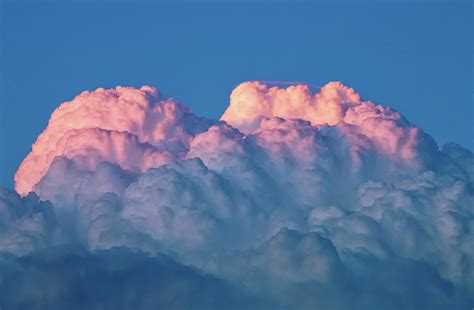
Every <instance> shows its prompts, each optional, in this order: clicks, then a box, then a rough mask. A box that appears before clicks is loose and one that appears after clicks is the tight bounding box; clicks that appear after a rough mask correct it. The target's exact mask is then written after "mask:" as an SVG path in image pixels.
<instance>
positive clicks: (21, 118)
mask: <svg viewBox="0 0 474 310" xmlns="http://www.w3.org/2000/svg"><path fill="white" fill-rule="evenodd" d="M0 16H1V21H0V22H1V26H0V29H1V30H0V32H1V33H0V35H1V41H0V42H1V49H2V50H1V56H0V57H1V59H0V68H1V69H0V70H1V71H0V72H1V74H2V76H1V79H2V80H1V89H0V91H1V97H0V113H1V115H0V122H1V124H0V126H1V127H0V185H4V186H5V185H6V186H8V187H12V186H13V182H12V180H13V174H14V172H15V171H16V169H17V168H18V166H19V164H20V162H21V160H22V159H23V158H24V157H25V156H26V155H27V153H28V152H29V151H30V148H31V144H32V143H34V141H35V139H36V137H37V136H38V134H39V133H40V132H41V131H42V130H43V129H44V128H45V127H46V125H47V122H48V119H49V116H50V114H51V112H52V111H53V110H54V109H55V108H56V107H57V106H59V104H60V103H62V102H64V101H67V100H71V99H73V98H74V97H75V96H76V95H78V94H79V93H80V92H82V91H83V90H94V89H96V88H98V87H105V88H110V87H114V86H116V85H125V86H136V87H139V86H141V85H152V86H155V87H157V88H158V89H159V90H160V91H161V92H162V93H163V94H164V95H165V96H170V97H174V98H176V99H178V100H180V101H182V102H183V103H185V104H186V105H187V106H189V107H191V108H192V110H193V111H194V113H196V114H197V115H200V116H206V117H212V118H218V117H220V115H221V114H222V113H223V112H224V110H225V109H226V107H227V105H228V102H229V95H230V92H231V91H232V89H233V88H234V87H235V86H236V85H237V84H239V83H240V82H243V81H246V80H275V81H301V82H306V83H310V84H315V85H324V84H325V83H326V82H328V81H333V80H339V81H342V82H344V83H345V84H346V85H349V86H351V87H354V88H355V89H357V91H358V92H359V93H360V94H361V96H362V97H363V98H364V99H366V100H373V101H375V102H377V103H380V104H383V105H388V106H391V107H392V108H394V109H396V110H397V111H399V112H401V113H403V114H404V115H405V116H406V117H407V118H408V119H409V120H410V121H411V122H413V123H414V124H416V125H417V126H418V127H421V128H423V129H424V130H425V131H427V132H428V133H429V134H431V135H432V136H433V137H434V138H435V140H436V141H437V142H438V143H439V144H441V145H442V144H444V143H446V142H448V141H454V142H457V143H460V144H461V145H463V146H464V147H468V148H470V149H471V150H472V149H473V145H474V142H473V138H472V137H473V135H474V129H473V117H474V111H473V104H472V82H473V72H472V58H471V57H472V44H471V42H472V28H473V27H472V7H471V5H470V4H459V3H457V4H440V3H438V4H429V5H428V4H426V3H425V4H412V5H409V4H400V5H396V4H385V5H382V4H379V5H375V4H365V5H344V6H340V5H314V4H296V5H289V4H281V3H280V4H271V5H268V4H267V5H265V4H263V3H261V4H227V5H216V4H199V5H198V4H186V5H184V6H183V5H171V4H161V5H153V4H140V5H132V4H127V3H124V4H114V5H110V4H97V5H94V4H91V3H89V4H77V3H76V4H72V3H69V4H59V3H50V4H13V3H3V5H2V7H1V14H0Z"/></svg>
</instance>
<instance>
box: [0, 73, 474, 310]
mask: <svg viewBox="0 0 474 310" xmlns="http://www.w3.org/2000/svg"><path fill="white" fill-rule="evenodd" d="M15 182H16V190H17V191H18V192H19V193H21V194H22V195H25V194H26V193H27V192H28V191H30V190H34V191H35V193H34V194H33V193H32V194H29V195H28V196H24V197H23V198H22V197H21V196H19V195H18V194H16V193H15V192H11V191H7V190H3V191H2V192H1V193H2V196H1V197H2V198H1V200H0V202H1V204H0V206H1V207H2V209H0V210H4V211H2V212H3V213H5V214H8V216H4V217H3V219H4V220H3V222H1V226H0V243H1V244H4V245H5V246H4V247H3V248H4V249H5V251H4V252H6V253H7V254H5V255H7V256H8V255H10V256H12V257H18V256H23V258H21V259H24V260H25V261H24V262H22V264H23V265H22V266H23V267H21V268H27V264H30V263H28V262H29V261H28V257H36V255H37V254H35V253H37V251H38V250H41V249H42V250H43V251H46V252H47V251H49V250H51V249H54V248H55V247H58V246H59V247H63V246H67V245H70V244H75V245H78V246H80V247H81V248H83V249H85V253H87V254H84V255H85V257H86V258H84V259H85V260H89V259H95V258H93V257H96V256H97V255H98V256H101V255H105V256H107V255H109V254H104V253H112V252H113V251H114V249H115V248H117V247H121V248H124V249H126V251H133V252H134V253H137V251H138V252H140V253H142V254H139V256H140V257H142V256H145V257H157V256H160V255H167V256H168V257H170V258H171V259H172V260H174V261H176V262H177V264H185V265H188V266H192V268H196V270H199V272H201V273H208V274H212V275H213V276H214V277H217V278H219V279H221V280H222V281H225V283H228V284H229V285H231V286H232V287H234V288H239V289H238V291H239V292H240V291H242V292H246V293H245V294H250V295H252V296H253V297H252V298H254V299H252V302H251V303H250V304H246V305H247V306H249V307H250V306H254V307H257V304H258V302H263V301H264V302H265V305H266V306H268V307H269V308H275V307H277V308H278V307H281V308H314V307H322V308H325V309H347V308H348V307H351V308H354V309H375V308H379V307H380V305H381V304H383V305H384V307H385V308H387V309H399V308H404V309H420V308H430V309H446V308H452V309H462V308H469V307H470V306H472V304H474V300H473V299H472V296H474V286H473V285H472V283H474V272H473V270H474V266H473V261H474V250H473V249H474V243H473V242H474V241H473V240H474V238H473V232H474V209H473V206H474V188H473V184H474V155H473V153H472V152H471V151H469V150H467V149H464V148H463V147H461V146H459V145H456V144H454V143H451V144H447V145H445V146H444V147H443V148H442V149H441V150H439V149H438V146H437V145H436V143H435V142H434V140H433V139H432V137H431V136H429V135H428V134H427V133H425V132H424V131H423V130H421V129H420V128H417V127H416V126H415V125H413V124H411V123H410V122H409V121H408V120H407V119H406V118H405V117H404V116H402V115H401V114H399V113H398V112H396V111H394V110H392V109H390V108H388V107H384V106H381V105H378V104H375V103H372V102H370V101H363V100H362V99H361V97H360V95H359V94H357V93H356V92H355V90H353V89H351V88H349V87H347V86H344V85H343V84H341V83H339V82H331V83H329V84H327V85H325V86H323V87H321V88H320V89H317V90H316V89H315V88H311V87H309V86H306V85H285V87H281V85H279V84H277V85H275V84H266V83H263V82H247V83H243V84H241V85H239V86H238V87H237V88H236V89H235V90H234V91H233V92H232V95H231V100H230V105H229V107H228V109H227V110H226V112H225V113H224V115H223V116H222V118H221V121H212V120H206V119H203V118H199V117H197V116H195V115H194V114H192V112H191V111H190V110H189V109H188V108H186V107H185V106H183V105H182V104H180V103H177V102H175V101H174V100H172V99H163V98H162V97H161V96H160V95H159V94H158V92H157V91H156V90H155V89H154V88H151V87H142V88H141V89H140V90H137V89H133V88H124V87H117V88H116V89H111V90H104V89H98V90H96V91H93V92H84V93H83V94H81V95H80V96H78V97H76V98H75V99H74V100H73V101H71V102H67V103H64V104H63V105H61V106H60V107H59V108H58V109H57V110H56V111H55V112H54V113H53V115H52V117H51V120H50V122H49V124H48V127H47V128H46V129H45V131H44V132H43V133H42V134H41V135H40V137H39V138H38V140H37V141H36V143H35V145H34V146H33V150H32V152H31V153H30V154H29V155H28V156H27V158H25V160H24V161H23V163H22V165H21V166H20V168H19V170H18V172H17V174H16V179H15ZM40 200H48V201H50V202H51V203H49V202H42V201H40ZM5 210H6V211H5ZM18 210H29V211H21V212H19V211H18ZM32 236H34V237H32ZM66 248H67V247H66ZM51 251H53V252H54V250H51ZM98 251H99V252H100V251H103V252H100V253H102V254H94V253H99V252H98ZM104 251H105V252H104ZM108 251H112V252H108ZM145 253H146V254H145ZM68 255H69V254H68V250H65V252H64V253H63V254H61V255H60V256H59V257H63V258H58V260H59V261H60V260H61V259H65V258H64V257H68ZM127 255H128V254H127ZM137 255H138V254H137ZM8 257H9V256H8ZM81 257H82V256H81ZM15 259H17V258H15ZM81 259H83V258H81ZM5 266H6V267H4V269H3V270H4V272H7V271H8V270H9V269H10V268H19V267H18V265H17V263H12V261H11V260H9V261H8V263H7V264H6V265H5ZM12 266H17V267H12ZM94 266H95V267H94V268H95V269H94V270H99V271H102V269H103V268H106V267H105V266H104V265H100V264H99V265H94ZM162 267H163V266H162ZM21 268H20V269H21ZM35 268H36V267H35ZM38 268H39V267H38ZM41 268H43V267H41ZM137 268H138V267H136V268H135V269H133V270H134V271H133V272H136V275H135V276H134V277H138V278H139V277H145V275H141V273H140V271H139V270H136V269H137ZM160 268H161V267H160ZM163 268H164V269H166V268H168V267H166V266H164V267H163ZM15 270H17V269H15ZM38 272H39V273H42V272H46V271H44V270H43V269H41V270H40V271H38ZM101 276H104V277H107V276H106V275H104V274H101ZM187 276H188V275H186V276H184V277H185V278H186V277H187ZM190 277H191V278H192V279H196V278H193V277H194V276H190ZM107 279H108V278H107ZM128 279H129V278H127V280H126V281H130V282H129V283H130V284H129V285H131V286H133V287H134V286H136V285H138V284H136V283H135V282H134V281H135V280H131V278H130V280H128ZM133 279H136V278H133ZM86 280H87V279H84V281H86ZM66 281H67V280H66ZM104 281H108V280H104ZM183 281H184V280H183ZM192 281H198V282H199V281H204V282H205V281H206V280H202V279H201V280H192ZM79 282H81V281H79ZM204 282H203V283H204ZM74 283H76V284H74ZM77 283H78V282H68V283H66V285H70V287H71V288H72V287H73V286H74V285H82V284H77ZM84 283H86V282H84ZM193 283H194V282H193ZM32 285H34V284H32ZM160 285H161V284H160ZM170 285H171V284H170ZM140 287H141V286H140ZM111 289H112V288H111ZM197 290H199V289H198V288H197ZM203 290H204V288H203ZM147 292H148V291H146V290H145V291H144V292H143V296H144V298H148V295H147V294H148V293H147ZM203 293H204V292H203ZM134 294H135V293H134ZM136 294H140V293H139V292H136ZM245 294H244V295H245ZM244 295H242V296H244ZM250 295H245V296H247V297H248V296H250ZM107 296H108V295H107ZM107 296H106V297H107ZM185 296H186V298H190V300H193V298H194V297H192V296H191V297H189V295H185ZM239 296H240V295H239ZM242 296H240V297H238V299H239V300H240V301H241V302H247V301H248V300H247V299H245V298H247V297H245V296H244V297H245V298H244V297H242ZM255 296H258V298H257V299H255V298H256V297H255ZM106 297H104V298H106ZM57 298H58V299H57V300H56V301H58V302H60V299H61V300H66V301H67V300H68V299H67V298H66V297H64V296H63V295H61V296H60V297H57ZM64 298H66V299H64ZM107 298H108V297H107ZM241 298H242V299H241ZM152 300H153V301H152V302H153V303H154V304H155V305H159V302H160V301H159V300H154V299H152ZM240 301H239V302H240ZM238 304H239V303H238V301H235V305H238ZM0 305H1V304H0ZM147 305H148V304H147ZM260 306H262V305H260ZM143 307H146V305H144V306H143Z"/></svg>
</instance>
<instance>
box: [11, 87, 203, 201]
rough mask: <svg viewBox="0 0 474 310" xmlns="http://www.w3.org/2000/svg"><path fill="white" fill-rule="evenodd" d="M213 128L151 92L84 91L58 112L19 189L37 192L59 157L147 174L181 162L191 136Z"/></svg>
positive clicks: (19, 177) (20, 175)
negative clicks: (38, 186) (160, 166)
mask: <svg viewBox="0 0 474 310" xmlns="http://www.w3.org/2000/svg"><path fill="white" fill-rule="evenodd" d="M210 124H212V121H208V120H205V119H202V118H199V117H196V116H195V115H194V114H192V113H191V111H190V110H189V109H188V108H186V107H185V106H183V105H182V104H180V103H178V102H176V101H174V100H173V99H163V98H162V97H161V96H160V94H159V93H158V91H157V90H156V89H154V88H152V87H149V86H143V87H142V88H140V89H134V88H131V87H120V86H119V87H117V88H115V89H109V90H105V89H103V88H99V89H97V90H96V91H94V92H89V91H85V92H83V93H81V94H80V95H79V96H77V97H76V98H75V99H74V100H72V101H69V102H65V103H63V104H62V105H61V106H60V107H59V108H57V109H56V110H55V111H54V112H53V114H52V115H51V119H50V120H49V123H48V127H47V128H46V130H45V131H44V132H43V133H42V134H41V135H40V136H39V137H38V139H37V141H36V142H35V144H33V150H32V152H31V153H30V154H28V156H27V157H26V158H25V160H24V161H23V163H22V164H21V165H20V168H19V169H18V171H17V173H16V174H15V189H16V190H17V191H18V192H19V193H21V194H26V193H28V192H29V191H32V190H33V187H34V185H35V184H36V183H38V181H39V180H40V179H41V178H42V177H43V176H44V174H45V173H46V171H47V170H48V168H49V166H50V165H51V163H52V161H53V159H54V157H56V156H64V157H67V158H73V159H74V160H75V161H76V162H77V163H79V164H80V165H81V166H84V167H86V168H89V169H93V168H94V167H95V166H97V165H98V164H99V163H100V162H102V161H109V162H112V163H115V164H118V165H119V166H121V167H123V168H124V169H127V170H132V171H139V172H144V171H145V170H146V169H148V168H150V167H153V166H156V165H160V164H163V163H166V162H170V161H172V160H173V159H176V158H179V157H180V156H181V153H182V152H183V151H185V150H186V149H187V147H188V145H189V142H190V140H191V138H192V136H193V135H194V134H195V133H197V132H200V131H203V130H206V129H207V127H208V126H209V125H210Z"/></svg>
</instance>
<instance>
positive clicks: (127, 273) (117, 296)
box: [0, 246, 266, 309]
mask: <svg viewBox="0 0 474 310" xmlns="http://www.w3.org/2000/svg"><path fill="white" fill-rule="evenodd" d="M0 274H1V275H2V276H1V277H0V288H1V290H2V294H1V296H0V304H1V305H2V306H3V307H5V308H8V309H13V308H15V309H18V308H27V309H65V308H67V309H85V308H87V309H117V308H119V309H125V308H127V309H129V308H135V309H150V308H163V309H189V308H196V309H222V308H231V309H242V308H247V307H248V306H249V305H252V306H254V307H255V306H258V307H265V306H266V304H265V303H263V301H260V300H259V299H258V298H256V297H252V296H251V295H250V294H248V293H246V292H243V291H241V290H239V289H238V288H236V287H233V286H232V285H230V284H229V283H227V282H226V281H224V280H222V279H218V278H216V277H213V276H211V275H205V274H202V273H201V272H199V271H197V270H195V269H194V268H192V267H187V266H183V265H182V264H179V263H178V262H175V261H173V260H172V259H170V258H168V257H166V256H163V255H159V256H148V255H146V254H144V253H142V252H132V251H130V250H128V249H126V248H114V249H113V250H103V251H97V252H94V253H90V252H87V251H85V250H84V249H82V248H81V247H73V246H68V247H55V248H51V249H48V250H45V251H39V252H35V253H33V254H32V255H30V256H28V257H24V258H15V257H8V258H4V259H2V260H0ZM12 283H14V284H15V285H12Z"/></svg>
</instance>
